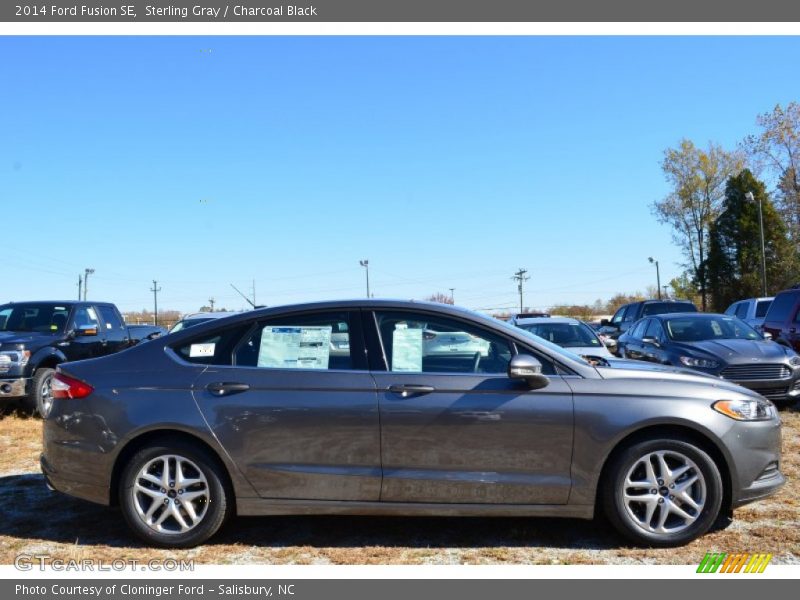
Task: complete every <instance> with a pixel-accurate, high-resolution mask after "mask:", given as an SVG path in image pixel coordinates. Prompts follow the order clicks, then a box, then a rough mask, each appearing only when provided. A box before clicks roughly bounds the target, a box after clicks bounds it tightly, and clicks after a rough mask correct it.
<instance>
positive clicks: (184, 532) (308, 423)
mask: <svg viewBox="0 0 800 600" xmlns="http://www.w3.org/2000/svg"><path fill="white" fill-rule="evenodd" d="M430 332H435V333H436V338H437V340H438V341H437V345H436V349H435V352H428V351H426V349H429V347H430V345H429V344H426V337H430V335H431V334H430ZM332 336H336V340H338V341H337V343H336V344H333V343H332V341H333V338H332ZM465 336H467V337H468V339H469V340H472V341H473V342H474V343H470V344H465V343H462V342H463V339H467V337H465ZM345 338H346V340H345ZM449 338H452V339H453V343H452V344H451V345H450V346H448V339H449ZM343 340H344V341H343ZM345 341H346V343H345ZM53 396H54V400H53V402H52V404H51V405H50V411H49V413H48V414H47V415H46V416H45V421H44V453H43V455H42V459H41V464H42V470H43V472H44V474H45V476H46V478H47V480H48V482H49V484H50V485H51V486H52V487H53V488H55V489H57V490H60V491H62V492H65V493H67V494H71V495H74V496H78V497H80V498H85V499H87V500H91V501H93V502H98V503H101V504H118V505H119V506H120V507H121V509H122V514H123V515H124V517H125V519H126V521H127V522H128V524H129V525H130V527H131V528H132V529H133V531H134V532H136V533H137V534H138V535H139V536H141V537H142V538H144V539H145V540H146V541H147V542H149V543H151V544H155V545H161V546H173V547H185V546H191V545H195V544H199V543H201V542H203V541H204V540H206V539H208V538H209V537H210V536H212V535H213V534H214V533H215V532H216V531H217V530H218V529H219V528H220V526H221V525H222V524H223V522H224V521H225V519H226V518H227V517H229V516H231V515H233V514H236V515H238V516H243V515H276V514H309V513H316V514H340V515H343V514H380V515H484V516H563V517H578V518H585V519H590V518H592V517H593V516H594V515H595V513H596V512H598V511H602V512H605V514H606V515H607V517H608V518H609V520H610V521H611V523H612V524H613V525H614V527H615V528H616V529H617V530H619V532H620V533H622V534H623V535H624V536H626V537H627V538H629V539H630V540H632V541H634V542H636V543H639V544H646V545H653V546H670V545H677V544H684V543H687V542H689V541H690V540H692V539H694V538H696V537H698V536H700V535H702V534H703V533H705V532H706V531H707V530H708V529H709V528H710V527H711V526H712V525H713V524H714V523H715V522H716V521H717V519H718V518H726V517H728V515H729V514H730V513H731V511H732V510H733V509H734V508H736V507H738V506H741V505H743V504H745V503H747V502H751V501H753V500H757V499H759V498H763V497H765V496H767V495H769V494H772V493H774V492H775V491H776V490H777V489H778V488H779V487H780V486H781V485H782V484H783V483H784V478H783V475H782V474H781V472H780V435H781V429H780V419H779V418H778V415H777V413H776V410H775V407H774V406H773V405H772V404H771V403H770V402H769V401H768V400H766V399H764V398H763V397H761V396H759V395H758V394H756V393H754V392H751V391H749V390H747V389H745V388H743V387H740V386H738V385H736V384H733V383H731V382H728V381H725V380H722V379H718V378H712V377H709V376H706V375H702V374H697V373H692V372H688V371H684V370H682V369H677V368H671V367H651V366H647V365H641V366H640V365H637V364H636V363H629V362H625V361H613V362H611V366H605V367H603V366H598V367H595V366H592V365H589V364H588V363H587V362H585V361H584V360H583V359H581V358H580V357H578V356H576V355H574V354H571V353H570V352H568V351H566V350H564V349H562V348H560V347H558V346H555V345H552V344H550V343H548V342H546V341H544V340H542V339H541V338H537V337H535V336H532V335H530V334H529V333H527V332H526V331H524V330H522V329H519V328H516V327H512V326H510V325H508V324H505V323H502V322H500V321H497V320H494V319H491V318H488V317H485V316H482V315H479V314H477V313H472V312H469V311H466V310H462V309H458V308H453V307H448V306H445V305H438V304H427V303H417V302H393V301H386V300H362V301H355V300H354V301H340V302H327V303H316V304H304V305H295V306H285V307H277V308H269V309H262V310H256V311H251V312H247V313H242V314H238V315H234V316H231V317H228V318H224V319H217V320H214V321H209V322H208V323H204V324H201V325H197V326H196V327H193V328H190V329H187V330H184V331H182V332H179V333H175V334H171V335H168V336H164V337H162V338H159V339H156V340H154V341H152V342H148V343H147V344H142V345H140V346H136V347H134V348H131V349H129V350H126V351H124V352H122V353H120V354H115V355H112V356H108V357H104V358H100V359H93V360H86V361H81V362H75V363H67V364H64V365H62V366H61V367H60V368H59V371H58V373H57V374H56V376H55V379H54V382H53Z"/></svg>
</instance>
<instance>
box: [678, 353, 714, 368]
mask: <svg viewBox="0 0 800 600" xmlns="http://www.w3.org/2000/svg"><path fill="white" fill-rule="evenodd" d="M680 361H681V362H682V363H683V364H684V365H686V366H687V367H699V368H701V369H716V368H717V367H718V366H719V361H716V360H711V359H710V358H694V357H692V356H681V357H680Z"/></svg>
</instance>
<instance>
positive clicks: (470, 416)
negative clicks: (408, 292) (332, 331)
mask: <svg viewBox="0 0 800 600" xmlns="http://www.w3.org/2000/svg"><path fill="white" fill-rule="evenodd" d="M365 322H366V323H368V324H370V323H371V324H373V326H375V327H376V328H377V330H378V331H379V335H380V337H379V338H377V337H376V339H378V340H379V341H380V343H381V348H380V350H379V351H380V352H382V353H383V355H384V356H385V363H386V364H385V366H386V368H385V370H383V371H380V370H378V371H374V372H373V375H374V377H375V380H376V383H377V386H378V395H379V399H380V411H381V451H382V457H383V485H382V488H381V500H382V501H387V502H432V503H499V504H564V503H566V502H567V499H568V497H569V491H570V481H571V480H570V465H571V458H572V435H573V433H572V428H573V413H572V393H571V391H570V388H569V386H568V385H567V383H566V382H565V380H564V379H563V378H562V377H561V376H559V375H557V374H556V373H555V369H554V366H553V365H552V364H547V365H544V367H545V370H546V371H549V375H550V377H549V378H550V384H549V385H548V386H547V387H546V388H544V389H540V390H535V391H532V390H530V389H529V388H528V387H527V386H526V385H525V384H524V383H521V382H518V381H513V380H511V379H509V378H508V377H507V375H506V372H507V367H508V362H509V360H510V359H511V356H512V354H513V352H514V351H515V346H514V345H513V344H512V343H511V342H510V341H509V340H508V339H506V338H504V337H503V336H502V335H498V334H496V333H494V332H491V331H487V330H483V329H478V328H476V327H474V325H472V324H470V323H467V322H461V321H458V320H453V319H449V318H443V317H441V316H439V315H433V314H428V313H424V312H422V311H420V312H419V313H417V312H410V311H402V312H400V311H392V312H380V311H379V312H377V313H375V319H374V320H371V319H367V320H366V321H365Z"/></svg>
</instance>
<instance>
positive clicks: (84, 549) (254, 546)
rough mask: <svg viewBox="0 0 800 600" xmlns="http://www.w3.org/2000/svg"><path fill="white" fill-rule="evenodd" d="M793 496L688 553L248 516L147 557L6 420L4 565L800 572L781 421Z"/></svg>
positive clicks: (592, 537)
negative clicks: (795, 568) (785, 566)
mask: <svg viewBox="0 0 800 600" xmlns="http://www.w3.org/2000/svg"><path fill="white" fill-rule="evenodd" d="M782 417H783V420H784V434H783V451H784V455H783V456H784V463H783V471H784V473H785V475H786V476H787V478H788V483H787V485H786V486H785V487H784V488H783V490H781V492H780V493H779V494H777V495H775V496H773V497H772V498H769V499H767V500H764V501H762V502H758V503H756V504H751V505H749V506H746V507H744V508H741V509H739V510H737V511H736V513H735V520H734V523H733V524H732V525H731V526H730V527H728V528H727V529H725V530H722V531H717V532H714V533H711V534H708V535H706V536H704V537H702V538H701V539H700V540H698V541H695V542H694V543H692V544H690V545H689V546H686V547H684V548H678V549H671V550H649V549H640V548H630V547H627V546H626V545H625V543H624V542H622V541H621V540H620V539H619V538H618V537H617V536H616V535H615V534H614V533H613V532H612V531H611V530H610V529H609V528H608V526H607V525H606V524H605V523H603V522H602V521H597V522H585V521H580V520H571V519H570V520H562V519H484V518H469V519H468V518H462V519H453V518H403V517H396V518H387V517H259V518H254V517H249V518H239V519H234V520H233V521H231V522H230V523H229V524H228V525H227V526H226V527H225V528H224V530H223V531H222V532H220V534H218V535H217V536H216V537H215V538H214V539H213V540H212V541H211V542H210V543H208V544H206V545H204V546H203V547H201V548H195V549H192V550H185V551H167V550H154V549H150V548H145V547H143V546H141V545H140V544H139V543H138V542H137V541H136V540H135V539H134V538H133V537H132V536H131V535H130V534H129V533H128V531H127V528H126V526H125V524H124V522H123V521H122V517H121V515H120V514H119V512H118V511H117V510H115V509H110V508H105V507H102V506H95V505H93V504H89V503H87V502H83V501H81V500H76V499H73V498H70V497H68V496H64V495H62V494H58V493H51V492H48V491H47V489H46V488H45V486H44V482H43V479H42V477H41V475H40V473H39V467H38V458H39V453H40V451H41V422H40V421H39V420H37V419H29V418H22V417H19V416H15V415H5V416H0V563H2V564H8V563H11V562H13V560H14V557H15V556H17V555H18V554H21V553H27V554H41V553H44V554H48V555H50V556H51V557H53V558H60V559H65V560H69V559H82V558H93V559H100V558H102V559H106V560H112V559H117V558H123V559H126V558H127V559H137V560H140V561H144V560H148V559H151V558H161V559H163V558H177V559H181V558H183V559H190V558H191V559H194V560H195V562H196V563H198V564H199V563H210V564H251V563H254V564H463V563H466V564H501V563H507V564H623V563H625V564H627V563H652V564H697V563H699V561H700V560H701V559H702V557H703V555H704V554H705V553H706V552H708V551H720V552H739V551H741V552H771V553H772V554H774V558H773V564H775V563H794V564H800V500H798V498H800V411H798V409H797V408H795V409H790V410H784V411H783V412H782Z"/></svg>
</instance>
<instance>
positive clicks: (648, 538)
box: [600, 438, 723, 547]
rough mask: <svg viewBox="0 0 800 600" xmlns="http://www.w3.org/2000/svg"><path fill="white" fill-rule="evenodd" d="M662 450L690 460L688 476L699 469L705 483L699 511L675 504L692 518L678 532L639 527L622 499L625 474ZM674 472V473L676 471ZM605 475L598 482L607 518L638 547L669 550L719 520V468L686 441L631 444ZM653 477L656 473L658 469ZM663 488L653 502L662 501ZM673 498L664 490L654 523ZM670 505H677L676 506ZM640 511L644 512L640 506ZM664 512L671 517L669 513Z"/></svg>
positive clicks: (666, 439) (698, 534) (702, 452)
mask: <svg viewBox="0 0 800 600" xmlns="http://www.w3.org/2000/svg"><path fill="white" fill-rule="evenodd" d="M661 451H666V452H667V453H668V454H669V453H675V454H670V457H672V456H676V455H680V456H683V457H684V458H687V459H689V461H691V462H692V463H693V464H694V467H693V468H692V470H690V471H689V472H688V474H687V477H688V475H691V474H694V473H695V472H696V471H698V470H699V473H700V474H701V475H702V481H703V482H704V483H705V501H704V503H703V504H702V505H701V508H700V509H699V510H696V511H695V510H693V509H691V508H689V507H688V505H680V504H678V505H677V506H678V507H679V508H681V509H686V512H689V513H692V514H691V516H692V517H694V519H695V520H694V521H693V522H692V523H691V524H690V525H688V526H686V527H685V528H684V529H682V530H680V531H677V532H651V531H648V530H647V529H645V528H644V526H640V525H639V524H637V522H635V518H636V517H635V516H634V515H633V512H632V511H629V509H628V508H627V507H626V504H625V501H624V499H623V494H624V491H625V488H626V486H625V485H624V482H625V478H626V476H627V475H628V472H629V471H630V470H631V469H633V468H634V466H635V465H636V464H637V463H640V461H641V459H642V458H643V457H645V456H647V455H649V454H650V453H653V452H661ZM640 464H641V463H640ZM675 471H677V468H676V469H675ZM605 473H606V478H605V481H601V482H600V485H601V486H602V488H601V497H600V498H601V502H602V506H603V510H604V512H605V514H606V517H607V518H608V520H609V521H610V522H611V525H612V526H613V527H614V528H615V529H616V530H617V531H618V532H619V533H620V534H621V535H622V536H624V537H625V538H626V539H628V540H630V541H631V542H633V543H635V544H637V545H640V546H650V547H672V546H681V545H684V544H688V543H689V542H691V541H692V540H694V539H696V538H698V537H700V536H701V535H703V534H704V533H706V532H707V531H708V530H709V529H710V528H711V526H712V525H714V523H715V522H716V521H717V518H718V517H719V514H720V508H721V506H722V497H723V486H722V476H721V475H720V472H719V468H718V467H717V465H716V463H715V462H714V460H713V459H712V458H711V457H710V456H709V455H708V454H707V453H706V452H705V451H704V450H703V449H701V448H699V447H698V446H696V445H695V444H694V443H692V442H690V441H688V440H683V439H679V438H665V439H655V440H649V441H645V442H639V443H636V444H633V445H632V446H630V447H628V448H625V449H624V450H623V451H622V452H620V453H619V454H618V455H617V456H616V457H615V458H613V459H612V462H611V463H610V464H609V467H608V469H607V470H606V471H605ZM656 474H658V471H657V470H656ZM637 479H638V477H637ZM677 485H678V486H680V485H681V484H680V483H678V484H677ZM629 489H632V488H629ZM662 489H666V486H664V485H662V486H660V489H659V490H658V491H657V492H656V494H655V496H654V497H655V498H656V501H659V498H661V494H662V491H661V490H662ZM692 489H697V488H692ZM650 493H652V490H650ZM672 498H673V496H671V495H670V494H669V490H668V489H667V491H666V497H663V503H661V504H660V508H659V507H657V508H656V509H655V510H656V514H654V517H656V520H657V517H658V516H660V514H661V513H660V512H659V511H664V510H665V503H669V502H671V499H672ZM679 502H680V501H679ZM672 504H673V505H676V503H672ZM632 506H634V507H636V508H638V507H640V506H642V505H641V504H638V503H636V502H634V503H633V504H632ZM641 510H645V509H644V508H643V507H642V509H641ZM667 512H668V514H670V513H669V511H667ZM639 518H640V519H641V516H639ZM669 518H670V519H674V518H676V517H675V516H674V515H671V514H670V516H669ZM642 520H644V521H646V520H647V519H646V518H644V519H642ZM679 520H680V519H679ZM652 522H653V521H652V519H651V521H650V523H651V524H652Z"/></svg>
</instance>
